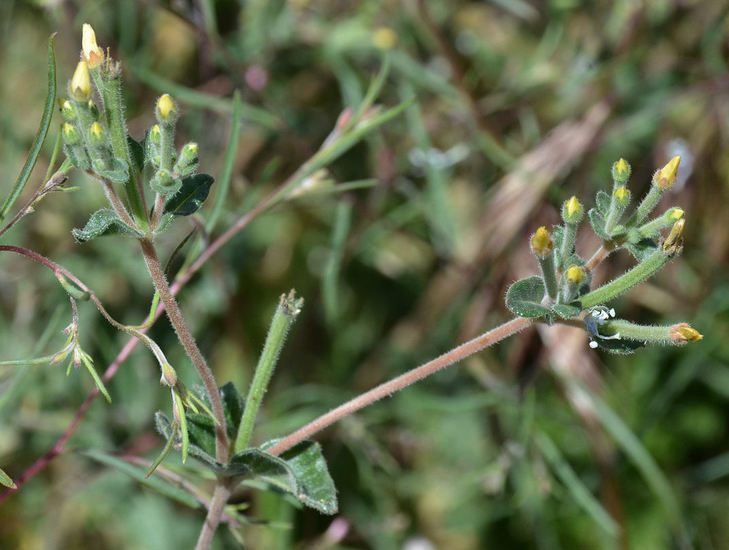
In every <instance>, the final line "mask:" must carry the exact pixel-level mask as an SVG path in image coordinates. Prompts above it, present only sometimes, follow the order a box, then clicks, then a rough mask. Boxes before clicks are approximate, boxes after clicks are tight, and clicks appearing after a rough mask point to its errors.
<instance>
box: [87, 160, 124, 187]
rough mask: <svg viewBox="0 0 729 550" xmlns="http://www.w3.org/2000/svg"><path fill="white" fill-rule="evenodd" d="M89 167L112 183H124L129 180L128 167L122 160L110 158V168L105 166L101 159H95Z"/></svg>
mask: <svg viewBox="0 0 729 550" xmlns="http://www.w3.org/2000/svg"><path fill="white" fill-rule="evenodd" d="M91 166H92V167H93V168H94V172H96V173H97V174H99V176H101V177H102V178H104V179H106V180H109V181H110V182H112V183H126V182H127V180H128V179H129V167H128V166H127V163H126V162H125V161H123V160H122V159H117V158H112V159H111V166H105V165H104V161H103V160H102V159H100V158H95V159H94V160H93V161H92V162H91Z"/></svg>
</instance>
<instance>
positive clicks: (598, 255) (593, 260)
mask: <svg viewBox="0 0 729 550" xmlns="http://www.w3.org/2000/svg"><path fill="white" fill-rule="evenodd" d="M613 250H614V248H613V247H612V246H611V245H609V244H607V243H603V244H601V245H600V248H598V249H597V250H596V251H595V253H594V254H593V255H592V256H590V259H589V260H587V263H586V264H585V272H586V273H590V271H592V270H593V269H595V268H596V267H597V266H599V265H600V264H601V263H602V261H603V260H604V259H605V258H607V257H608V255H609V254H610V253H611V252H612V251H613Z"/></svg>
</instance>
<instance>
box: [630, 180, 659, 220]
mask: <svg viewBox="0 0 729 550" xmlns="http://www.w3.org/2000/svg"><path fill="white" fill-rule="evenodd" d="M663 193H664V190H663V189H661V188H660V187H658V186H656V185H651V190H650V191H648V194H647V195H646V196H645V197H644V198H643V200H642V201H641V203H640V204H639V205H638V208H637V209H636V210H635V214H634V217H635V223H636V224H639V223H642V222H643V221H644V220H645V219H646V218H647V217H648V215H649V214H650V213H651V212H653V209H654V208H655V207H656V205H657V204H658V201H660V200H661V197H662V196H663ZM631 221H632V220H631Z"/></svg>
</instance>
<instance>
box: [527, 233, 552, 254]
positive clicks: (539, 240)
mask: <svg viewBox="0 0 729 550" xmlns="http://www.w3.org/2000/svg"><path fill="white" fill-rule="evenodd" d="M531 245H532V251H533V252H534V254H536V255H537V256H539V257H540V258H546V257H547V256H549V254H550V253H551V252H552V249H553V248H554V241H553V240H552V236H551V235H550V234H549V231H547V228H546V227H544V226H542V227H540V228H539V229H537V232H536V233H534V235H532V241H531Z"/></svg>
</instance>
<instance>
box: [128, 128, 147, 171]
mask: <svg viewBox="0 0 729 550" xmlns="http://www.w3.org/2000/svg"><path fill="white" fill-rule="evenodd" d="M127 145H128V146H129V156H130V157H131V159H132V164H133V165H134V166H133V167H134V170H135V172H136V173H137V174H141V173H142V170H144V140H142V141H141V142H140V141H137V140H136V139H134V138H133V137H132V136H130V135H128V134H127Z"/></svg>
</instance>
